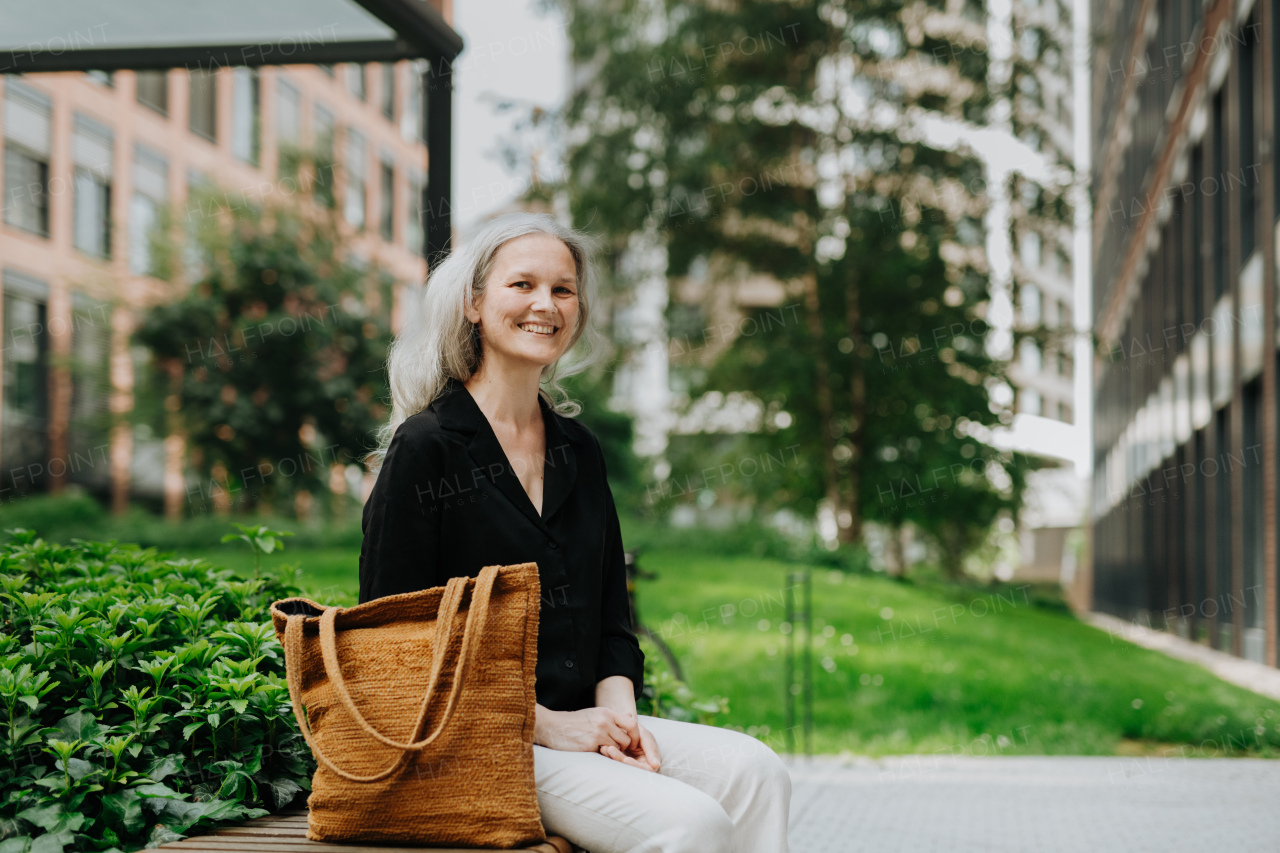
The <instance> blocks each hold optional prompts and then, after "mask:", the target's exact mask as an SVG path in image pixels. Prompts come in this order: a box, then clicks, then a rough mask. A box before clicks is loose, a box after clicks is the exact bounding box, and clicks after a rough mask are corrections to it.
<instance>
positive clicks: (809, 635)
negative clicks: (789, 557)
mask: <svg viewBox="0 0 1280 853" xmlns="http://www.w3.org/2000/svg"><path fill="white" fill-rule="evenodd" d="M804 754H805V757H806V758H810V757H812V756H813V583H812V582H811V579H810V574H809V572H808V571H807V570H806V571H805V573H804Z"/></svg>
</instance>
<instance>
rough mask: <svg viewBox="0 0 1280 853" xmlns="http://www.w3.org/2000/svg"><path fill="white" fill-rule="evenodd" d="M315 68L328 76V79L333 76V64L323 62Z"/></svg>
mask: <svg viewBox="0 0 1280 853" xmlns="http://www.w3.org/2000/svg"><path fill="white" fill-rule="evenodd" d="M316 67H317V68H319V69H320V70H321V71H323V72H324V73H325V74H328V75H329V76H330V77H332V76H334V75H333V63H331V62H323V63H321V64H319V65H317V66H316Z"/></svg>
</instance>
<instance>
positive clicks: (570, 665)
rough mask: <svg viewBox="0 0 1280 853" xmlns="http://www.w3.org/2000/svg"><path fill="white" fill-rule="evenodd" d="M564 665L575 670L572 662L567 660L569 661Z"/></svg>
mask: <svg viewBox="0 0 1280 853" xmlns="http://www.w3.org/2000/svg"><path fill="white" fill-rule="evenodd" d="M564 665H565V666H567V667H569V669H573V661H571V660H567V661H565V662H564Z"/></svg>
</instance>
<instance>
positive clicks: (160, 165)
mask: <svg viewBox="0 0 1280 853" xmlns="http://www.w3.org/2000/svg"><path fill="white" fill-rule="evenodd" d="M168 196H169V161H168V160H166V159H165V157H164V155H163V154H160V153H159V152H156V151H152V150H151V149H150V148H147V147H146V146H143V145H138V146H137V147H136V149H135V151H134V157H133V198H132V199H130V201H129V271H130V272H132V273H134V274H135V275H155V274H156V273H157V270H156V268H155V253H154V252H153V251H152V243H153V240H154V238H155V229H156V224H157V223H158V222H159V220H160V209H161V207H163V206H164V203H165V201H166V200H167V199H168Z"/></svg>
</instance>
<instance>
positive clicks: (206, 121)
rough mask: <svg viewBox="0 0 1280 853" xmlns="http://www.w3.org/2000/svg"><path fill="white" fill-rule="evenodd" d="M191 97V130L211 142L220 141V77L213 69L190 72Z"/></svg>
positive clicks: (189, 102)
mask: <svg viewBox="0 0 1280 853" xmlns="http://www.w3.org/2000/svg"><path fill="white" fill-rule="evenodd" d="M188 73H189V79H190V83H191V97H190V99H189V100H188V102H187V108H188V110H189V111H190V113H191V115H190V121H189V122H188V124H189V126H190V128H191V132H192V133H195V134H197V135H199V136H203V137H204V138H205V139H207V140H209V141H210V142H217V141H218V77H217V74H216V73H215V72H214V71H212V70H209V71H206V70H205V69H203V68H197V69H195V70H194V71H191V72H188Z"/></svg>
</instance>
